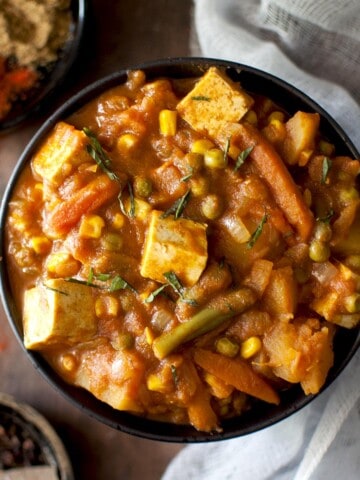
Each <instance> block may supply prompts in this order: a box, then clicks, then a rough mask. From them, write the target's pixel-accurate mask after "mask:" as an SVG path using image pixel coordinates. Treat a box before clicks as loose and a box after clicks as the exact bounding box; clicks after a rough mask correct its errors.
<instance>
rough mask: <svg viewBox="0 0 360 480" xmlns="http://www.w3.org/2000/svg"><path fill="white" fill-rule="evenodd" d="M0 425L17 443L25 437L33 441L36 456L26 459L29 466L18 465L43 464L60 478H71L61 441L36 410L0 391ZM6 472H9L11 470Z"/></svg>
mask: <svg viewBox="0 0 360 480" xmlns="http://www.w3.org/2000/svg"><path fill="white" fill-rule="evenodd" d="M0 425H2V426H3V427H5V426H6V427H7V428H13V429H14V430H15V432H16V435H17V437H18V439H19V442H21V441H22V440H25V439H29V440H31V441H32V445H31V446H33V447H34V449H33V451H34V457H36V458H35V459H34V460H33V461H31V462H30V461H28V463H31V465H22V466H21V467H29V466H33V467H35V466H38V465H44V466H48V467H51V468H52V469H53V470H54V472H56V474H57V477H58V478H59V480H74V475H73V471H72V466H71V463H70V460H69V458H68V455H67V453H66V450H65V447H64V445H63V443H62V441H61V440H60V438H59V437H58V435H57V433H56V432H55V430H54V429H53V427H52V426H51V425H50V424H49V422H48V421H47V420H46V419H45V417H43V416H42V415H41V414H40V413H39V412H38V411H37V410H35V409H34V408H32V407H30V406H29V405H27V404H25V403H20V402H18V401H17V400H16V399H15V398H13V397H12V396H10V395H7V394H5V393H0ZM5 430H6V429H5ZM19 437H20V438H19ZM21 467H20V466H17V467H16V468H21ZM0 469H1V468H0ZM6 471H8V472H11V469H6Z"/></svg>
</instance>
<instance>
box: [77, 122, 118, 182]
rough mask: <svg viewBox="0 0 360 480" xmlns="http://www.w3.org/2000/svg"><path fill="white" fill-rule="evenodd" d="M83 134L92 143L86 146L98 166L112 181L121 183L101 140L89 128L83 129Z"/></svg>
mask: <svg viewBox="0 0 360 480" xmlns="http://www.w3.org/2000/svg"><path fill="white" fill-rule="evenodd" d="M83 132H84V133H85V135H86V136H87V137H88V139H89V141H90V143H89V144H88V145H86V150H87V152H88V153H89V155H90V156H91V157H92V158H93V159H94V160H95V162H96V163H97V165H99V167H100V168H101V169H102V170H103V172H105V173H106V175H107V176H108V177H109V178H110V180H115V181H119V177H118V176H117V175H116V173H114V172H113V171H112V170H111V160H110V158H109V157H108V155H107V154H106V152H105V150H104V149H103V148H102V146H101V145H100V142H99V140H98V139H97V138H96V136H95V135H94V133H93V132H92V131H91V130H90V129H89V128H87V127H84V128H83Z"/></svg>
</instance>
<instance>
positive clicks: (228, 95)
mask: <svg viewBox="0 0 360 480" xmlns="http://www.w3.org/2000/svg"><path fill="white" fill-rule="evenodd" d="M253 103H254V100H253V98H251V97H250V95H248V94H247V93H246V92H245V91H244V90H242V89H241V87H240V86H239V84H237V83H235V82H233V81H232V80H230V79H229V78H227V77H226V75H225V74H223V73H222V72H221V71H220V70H219V69H218V68H216V67H211V68H209V70H208V71H207V72H206V73H205V75H204V76H203V77H202V78H201V79H200V80H199V82H198V83H197V84H196V85H195V87H194V88H193V89H192V90H191V91H190V92H189V93H188V94H187V95H186V96H185V97H184V98H183V99H182V100H181V102H179V104H178V106H177V111H178V113H179V115H180V116H181V117H182V118H183V119H184V120H186V121H187V122H188V123H189V124H190V125H191V127H192V128H193V129H194V130H197V131H198V132H201V133H203V134H205V135H209V136H210V137H213V138H214V137H215V138H216V137H217V132H218V131H219V129H221V128H222V127H223V126H224V125H225V124H226V123H229V122H230V123H234V122H238V121H239V120H240V119H241V118H242V117H243V116H244V115H245V114H246V112H248V110H250V108H251V106H252V105H253Z"/></svg>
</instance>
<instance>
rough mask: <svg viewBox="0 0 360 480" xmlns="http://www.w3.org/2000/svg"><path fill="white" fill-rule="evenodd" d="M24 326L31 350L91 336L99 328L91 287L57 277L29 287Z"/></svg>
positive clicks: (24, 312)
mask: <svg viewBox="0 0 360 480" xmlns="http://www.w3.org/2000/svg"><path fill="white" fill-rule="evenodd" d="M23 325H24V344H25V347H26V348H28V349H30V350H41V349H44V348H46V347H49V346H51V345H57V344H67V345H75V344H78V343H80V342H84V341H87V340H89V339H91V338H92V337H93V336H94V335H95V334H96V331H97V323H96V316H95V307H94V299H93V296H92V292H91V288H90V287H88V286H86V285H82V284H78V283H73V282H68V281H66V280H63V279H61V278H56V279H49V280H46V282H45V283H44V284H42V285H38V286H36V287H33V288H31V289H29V290H26V292H25V296H24V309H23Z"/></svg>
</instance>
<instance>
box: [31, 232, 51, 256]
mask: <svg viewBox="0 0 360 480" xmlns="http://www.w3.org/2000/svg"><path fill="white" fill-rule="evenodd" d="M30 242H31V247H32V248H33V250H34V251H35V253H37V254H39V255H44V254H45V253H48V252H49V251H50V249H51V245H52V242H51V241H50V240H49V239H48V238H46V237H44V236H38V237H32V238H31V240H30Z"/></svg>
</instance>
